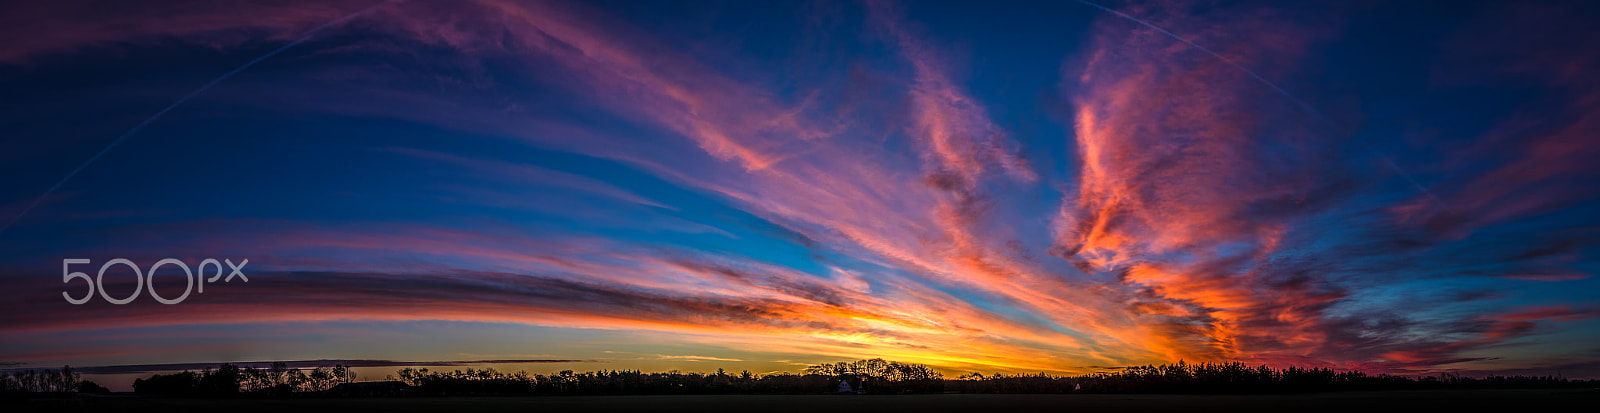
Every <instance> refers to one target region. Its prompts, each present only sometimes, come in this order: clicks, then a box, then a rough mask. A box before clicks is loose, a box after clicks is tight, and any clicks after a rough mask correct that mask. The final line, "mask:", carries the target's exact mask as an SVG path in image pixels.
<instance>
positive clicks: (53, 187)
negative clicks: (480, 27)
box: [0, 0, 395, 235]
mask: <svg viewBox="0 0 1600 413" xmlns="http://www.w3.org/2000/svg"><path fill="white" fill-rule="evenodd" d="M394 2H395V1H394V0H391V1H387V2H383V3H379V4H375V5H373V6H371V7H367V8H365V9H361V10H360V11H357V12H355V13H350V14H349V15H346V16H344V17H340V18H337V19H333V20H332V21H329V22H327V23H323V24H322V25H321V26H317V27H315V28H312V29H311V30H309V31H306V33H305V34H303V35H301V36H300V38H299V39H295V41H292V42H289V44H285V45H283V46H280V47H278V48H277V49H273V50H272V51H271V52H267V54H264V55H261V57H257V58H255V59H254V60H251V61H249V62H245V64H243V65H240V66H239V67H236V68H234V69H233V70H229V71H228V72H227V73H223V74H222V76H217V78H215V79H211V81H210V82H207V83H206V84H205V85H202V86H200V88H198V89H195V90H194V91H192V92H189V94H187V95H183V97H181V98H178V100H177V101H175V102H172V104H170V105H167V107H165V108H162V109H161V111H158V112H156V113H155V114H154V115H150V117H148V118H145V120H144V121H142V122H139V124H138V125H134V126H133V128H131V129H128V131H127V132H123V133H122V135H121V136H117V139H116V140H113V141H111V144H109V145H106V147H105V148H104V149H101V150H100V152H97V153H95V154H94V156H91V157H89V160H86V161H83V163H82V164H79V165H78V167H77V168H73V169H72V172H68V173H67V176H63V177H61V180H59V181H56V183H55V185H51V186H50V189H47V190H45V191H44V194H41V195H39V198H37V199H34V200H33V202H31V203H29V204H28V206H27V207H24V208H22V212H18V213H17V216H15V217H11V221H10V222H7V223H6V225H5V226H0V235H3V234H5V232H6V230H7V229H10V228H11V226H12V225H16V224H17V221H20V220H22V217H23V216H26V215H28V212H29V211H32V210H33V208H35V207H38V206H39V204H40V203H42V202H44V200H45V198H49V197H50V195H51V194H54V193H55V192H56V190H58V189H61V185H64V184H66V183H67V181H68V180H71V179H72V177H73V176H77V175H78V172H82V171H83V169H84V168H88V167H89V164H92V163H94V161H96V160H99V159H100V157H101V156H105V154H106V152H111V148H115V147H117V145H119V144H121V143H122V141H126V140H128V138H130V137H132V136H133V135H134V134H137V133H139V131H140V130H143V129H144V128H145V126H149V125H150V124H151V123H152V122H155V121H156V120H157V119H160V118H161V116H162V115H165V114H167V112H170V111H172V109H174V108H177V107H178V105H182V104H183V103H184V102H188V101H189V99H192V98H194V97H195V96H199V95H200V94H201V93H204V92H205V91H206V89H210V88H211V87H212V86H216V85H217V84H218V83H222V81H224V80H228V78H230V77H233V75H235V74H238V73H239V72H242V71H244V70H245V69H249V68H250V66H255V64H256V63H260V62H261V61H263V60H267V59H269V58H271V57H273V56H277V55H278V54H279V53H283V52H284V51H285V50H289V48H291V47H295V46H297V45H299V44H301V43H305V42H306V41H307V40H311V37H312V36H314V35H316V34H317V32H319V31H322V30H323V29H326V28H329V27H333V26H337V25H340V24H343V23H345V22H347V21H350V20H351V19H355V18H356V17H360V16H361V15H363V14H367V13H370V12H372V11H373V10H377V9H378V8H379V7H383V6H386V5H389V4H390V3H394Z"/></svg>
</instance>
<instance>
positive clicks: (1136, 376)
mask: <svg viewBox="0 0 1600 413" xmlns="http://www.w3.org/2000/svg"><path fill="white" fill-rule="evenodd" d="M1596 386H1600V380H1570V379H1566V378H1562V377H1555V376H1488V377H1484V378H1472V377H1465V376H1461V375H1458V374H1451V373H1445V374H1442V375H1438V376H1425V377H1415V378H1414V377H1406V376H1396V375H1389V374H1377V375H1369V374H1367V373H1364V372H1361V371H1337V370H1333V369H1329V368H1320V367H1316V368H1306V367H1296V366H1289V367H1285V368H1282V369H1274V368H1272V367H1269V366H1266V365H1260V366H1256V367H1251V366H1249V365H1246V364H1244V363H1241V362H1224V363H1196V364H1190V363H1185V362H1183V361H1179V362H1177V363H1175V364H1162V365H1146V366H1133V367H1126V368H1120V369H1116V370H1115V371H1111V372H1101V373H1094V374H1085V375H1079V376H1052V375H1047V374H1044V373H1039V374H1032V375H1029V374H1019V375H1005V374H999V373H996V374H992V375H988V376H985V375H982V374H979V373H970V374H967V375H963V376H961V377H958V378H957V379H956V380H949V381H946V382H945V389H946V390H947V391H954V392H960V393H1201V394H1240V393H1299V392H1327V391H1367V390H1430V389H1508V388H1584V387H1596Z"/></svg>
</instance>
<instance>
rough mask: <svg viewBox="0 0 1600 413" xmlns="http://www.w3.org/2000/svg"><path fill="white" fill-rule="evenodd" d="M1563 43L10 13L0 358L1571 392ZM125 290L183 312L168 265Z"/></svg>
mask: <svg viewBox="0 0 1600 413" xmlns="http://www.w3.org/2000/svg"><path fill="white" fill-rule="evenodd" d="M146 3H147V4H146ZM1513 3H1518V4H1513ZM1102 6H1103V7H1102ZM1597 20H1600V4H1595V3H1592V2H1578V1H1558V2H1547V3H1527V2H1459V3H1458V2H1429V3H1424V2H1399V3H1395V2H1379V1H1370V2H1368V1H1357V2H1343V1H1339V2H1335V1H1327V2H1283V1H1237V2H1236V1H1196V2H1184V1H1156V2H1143V1H1136V2H1122V1H1110V0H1108V1H1106V2H1105V3H1083V2H1072V1H1055V2H1021V1H1005V2H962V1H937V2H933V1H929V2H921V1H918V2H876V1H873V2H855V1H814V2H813V1H808V2H744V1H719V2H713V1H705V2H701V1H586V2H577V3H565V2H534V1H497V0H472V1H427V0H412V1H404V2H385V1H380V0H359V1H342V0H341V1H319V2H309V1H306V2H271V1H248V2H246V1H153V2H121V1H26V2H24V1H16V2H5V3H4V4H3V5H0V37H3V38H4V39H6V40H5V41H4V42H0V93H3V94H4V99H0V105H3V106H0V176H3V177H4V180H3V184H0V224H4V225H5V226H4V227H0V228H3V229H0V299H3V300H0V369H9V368H27V367H59V366H61V365H63V364H70V365H72V366H74V367H82V368H89V370H86V371H89V372H90V373H93V374H96V375H99V376H93V375H92V376H91V377H106V378H105V379H104V380H106V381H108V382H107V383H104V384H107V385H109V386H111V387H112V388H114V389H122V390H126V389H127V382H128V381H131V377H133V376H132V375H137V374H143V375H148V373H150V372H154V371H162V370H178V369H183V368H186V367H187V366H201V365H213V364H218V363H222V362H254V361H273V360H290V361H294V360H362V362H360V363H358V364H359V365H362V366H364V367H363V370H361V371H362V374H363V376H364V378H381V377H382V376H383V375H384V374H388V373H389V372H392V371H394V370H396V369H398V368H400V366H409V365H417V364H422V365H451V366H462V367H468V366H470V367H484V366H492V367H495V368H497V369H501V370H513V371H514V370H520V369H526V370H528V371H529V372H535V373H549V372H552V371H557V370H566V369H572V370H578V371H584V370H598V369H606V370H612V369H642V370H646V371H665V370H672V369H679V370H684V371H714V370H715V369H717V368H719V367H720V368H725V369H728V370H730V371H738V370H744V369H748V370H750V371H752V372H755V373H767V372H777V371H798V370H799V369H800V368H803V366H805V365H808V364H813V363H817V362H831V361H839V360H853V359H860V358H870V357H882V358H886V359H890V360H899V361H907V362H916V363H924V364H929V365H932V366H935V367H937V368H938V369H940V370H941V371H944V372H946V374H950V375H955V374H960V373H965V372H970V371H983V372H993V371H1000V372H1048V373H1054V374H1069V373H1070V374H1077V373H1088V372H1095V371H1105V370H1107V369H1111V368H1115V367H1118V366H1128V365H1136V364H1147V363H1162V362H1175V361H1178V360H1185V361H1190V362H1194V361H1222V360H1238V361H1244V362H1247V363H1251V364H1269V365H1274V366H1283V365H1289V364H1296V365H1309V366H1327V367H1332V368H1338V369H1361V370H1365V371H1367V372H1370V373H1394V374H1437V373H1440V372H1463V373H1466V374H1473V375H1482V374H1490V373H1496V374H1538V375H1546V374H1550V375H1554V374H1562V375H1565V376H1567V377H1574V378H1600V344H1597V343H1600V280H1597V279H1596V278H1595V277H1594V274H1596V273H1597V272H1600V257H1597V255H1596V253H1597V252H1600V185H1597V184H1596V182H1600V49H1597V48H1596V47H1595V46H1594V45H1596V44H1600V29H1596V27H1595V26H1594V22H1595V21H1597ZM80 168H81V169H80ZM115 258H127V259H129V260H131V261H133V262H134V263H136V264H137V265H139V266H140V267H141V268H149V267H150V266H151V265H152V264H154V263H155V262H157V261H159V260H161V259H164V258H176V259H179V260H182V261H184V262H186V263H187V264H188V265H190V266H195V265H198V264H199V263H200V262H201V261H202V260H205V259H208V258H214V259H217V260H222V259H229V260H231V261H233V262H235V263H237V262H239V261H241V260H243V259H248V260H249V264H248V265H247V266H246V267H245V268H244V274H245V275H246V276H247V277H248V279H249V281H248V282H245V281H243V280H238V279H235V280H233V281H230V282H223V281H221V280H218V281H217V282H213V283H205V284H204V291H203V292H196V293H192V294H190V295H189V296H188V297H187V298H186V299H185V300H184V301H182V302H181V303H178V304H172V305H165V304H160V303H158V302H156V301H155V299H153V298H152V297H151V296H150V295H149V294H148V293H143V292H141V294H140V295H139V296H138V297H137V299H135V300H134V301H133V302H132V303H130V304H126V305H115V304H112V303H109V302H107V300H105V299H103V298H102V297H100V296H99V295H98V293H96V295H95V296H93V297H92V299H91V300H90V301H89V302H88V303H86V304H82V305H73V304H70V303H68V302H67V301H66V300H65V299H64V297H63V296H62V293H63V292H66V293H67V294H68V295H70V296H71V297H74V298H75V297H79V296H81V295H83V294H84V292H85V291H87V289H86V288H85V284H84V283H83V282H82V281H81V280H74V281H69V282H67V283H63V282H62V277H63V271H62V267H63V260H64V259H88V260H90V261H91V263H90V264H83V265H76V266H73V267H72V268H71V270H70V271H81V272H86V273H88V275H89V276H90V277H91V278H92V277H94V276H95V275H96V273H97V272H98V270H99V268H101V265H102V264H104V263H105V262H107V261H110V260H112V259H115ZM112 268H113V269H112V270H110V271H108V272H107V273H106V275H105V281H104V282H105V286H106V290H108V291H107V294H109V295H110V296H111V297H113V298H117V297H127V296H129V295H130V294H132V293H131V292H132V291H134V288H135V285H134V284H135V283H134V278H133V276H132V270H130V269H128V268H127V267H125V266H123V267H112ZM223 268H224V269H225V268H226V266H223ZM70 271H69V272H70ZM207 271H208V274H209V271H211V270H207ZM153 279H154V280H155V281H156V282H157V283H158V285H157V287H156V290H157V291H158V292H159V293H160V294H161V295H162V296H164V297H168V298H171V297H176V296H178V295H179V294H181V293H182V291H183V290H182V286H183V285H184V276H183V274H182V271H181V270H179V269H178V268H177V267H176V266H168V267H164V268H163V269H162V270H161V271H159V272H157V275H156V276H155V277H153ZM486 360H487V361H486ZM495 361H498V362H495ZM313 364H314V363H313ZM148 365H157V366H148ZM188 368H194V367H188ZM451 368H456V367H451Z"/></svg>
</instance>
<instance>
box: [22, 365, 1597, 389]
mask: <svg viewBox="0 0 1600 413" xmlns="http://www.w3.org/2000/svg"><path fill="white" fill-rule="evenodd" d="M396 373H397V374H398V377H395V376H390V377H388V380H385V381H378V382H356V381H355V380H356V376H355V373H354V372H353V371H352V370H351V369H350V368H348V367H345V366H341V365H335V366H332V367H317V368H314V369H298V368H289V367H288V366H286V365H285V364H284V363H273V364H272V365H271V366H270V367H268V368H255V367H248V366H246V367H240V366H235V365H231V364H223V365H221V366H219V367H218V368H216V369H209V368H208V369H204V370H201V371H198V372H193V371H184V372H179V373H171V374H155V375H152V376H150V377H148V378H142V379H137V380H134V383H133V388H134V392H135V393H139V394H150V395H172V396H201V397H230V396H262V397H285V396H297V397H304V396H313V395H315V396H468V395H477V396H486V395H498V396H536V395H625V394H821V393H837V392H838V391H839V390H840V388H841V387H842V386H840V383H841V382H844V383H846V384H848V386H849V388H850V389H851V391H852V392H858V391H859V392H863V393H871V394H908V393H941V392H955V393H1203V394H1227V393H1288V392H1323V391H1356V390H1422V389H1491V388H1581V387H1597V386H1600V380H1570V379H1566V378H1562V377H1553V376H1489V377H1483V378H1471V377H1464V376H1460V375H1454V374H1444V375H1439V376H1426V377H1416V378H1413V377H1405V376H1395V375H1388V374H1378V375H1368V374H1366V373H1363V372H1360V371H1335V370H1332V369H1328V368H1303V367H1293V366H1291V367H1285V368H1282V369H1275V368H1272V367H1269V366H1265V365H1261V366H1255V367H1251V366H1248V365H1246V364H1244V363H1240V362H1227V363H1198V364H1190V363H1185V362H1182V361H1180V362H1178V363H1174V364H1162V365H1147V366H1133V367H1126V368H1118V369H1115V370H1114V371H1109V372H1101V373H1093V374H1085V375H1078V376H1053V375H1048V374H1044V373H1039V374H1014V375H1007V374H1001V373H995V374H990V375H984V374H980V373H969V374H966V375H962V376H960V377H957V378H955V379H946V378H945V377H944V376H943V375H942V374H941V373H939V372H938V371H935V370H934V369H933V368H931V367H929V366H926V365H922V364H915V363H902V362H894V361H885V360H883V359H870V360H857V361H853V362H838V363H832V364H817V365H813V366H809V367H807V368H806V369H805V370H804V371H803V372H801V373H798V374H797V373H774V374H753V373H751V372H750V371H748V370H746V371H742V372H739V373H738V374H732V373H729V372H727V371H724V370H722V369H717V371H716V372H715V373H699V372H690V373H684V372H680V371H676V370H674V371H669V372H656V373H645V372H641V371H639V370H609V371H607V370H600V371H592V372H583V373H578V372H574V371H572V370H564V371H561V372H559V373H556V374H550V375H543V374H528V373H527V372H520V371H519V372H516V373H504V372H500V371H497V370H495V369H481V370H480V369H470V368H469V369H466V370H464V371H463V370H454V371H450V372H444V371H430V370H428V369H426V368H421V369H418V368H409V367H408V368H405V369H401V370H399V371H398V372H396ZM71 392H79V393H97V392H107V391H106V390H105V388H104V387H100V386H99V385H97V384H95V383H93V382H90V381H83V380H79V375H78V373H77V372H75V371H73V370H72V368H71V367H63V368H62V369H61V370H50V369H44V370H33V369H28V370H19V371H12V372H9V373H5V374H0V393H4V394H12V395H16V394H31V393H71Z"/></svg>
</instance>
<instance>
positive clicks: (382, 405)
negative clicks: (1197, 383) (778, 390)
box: [0, 389, 1600, 413]
mask: <svg viewBox="0 0 1600 413" xmlns="http://www.w3.org/2000/svg"><path fill="white" fill-rule="evenodd" d="M15 407H21V409H16V410H13V408H15ZM1596 407H1600V391H1594V390H1587V389H1580V390H1438V391H1388V392H1353V393H1318V394H1298V395H1103V394H1078V395H1026V394H938V395H905V396H828V395H707V396H573V397H448V398H438V397H417V398H348V399H183V398H153V397H136V396H100V397H80V398H77V399H70V400H43V399H42V400H32V401H28V402H24V403H23V405H21V406H16V405H12V406H0V410H6V411H19V410H20V411H49V412H64V411H65V412H79V411H83V412H90V411H92V412H187V411H224V412H273V413H301V412H319V411H339V412H366V411H374V412H438V411H453V412H474V413H475V412H597V411H601V412H605V411H648V412H702V413H703V412H761V413H767V412H806V413H818V412H839V411H866V412H897V411H907V412H918V413H927V412H984V411H997V410H1006V411H1062V412H1124V413H1125V412H1173V411H1184V412H1211V411H1230V412H1240V411H1243V412H1257V411H1259V412H1267V411H1271V412H1290V413H1304V412H1347V413H1367V412H1373V411H1411V412H1479V411H1493V412H1519V411H1594V410H1593V409H1594V408H1596ZM1552 409H1559V410H1552Z"/></svg>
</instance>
